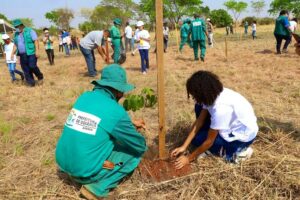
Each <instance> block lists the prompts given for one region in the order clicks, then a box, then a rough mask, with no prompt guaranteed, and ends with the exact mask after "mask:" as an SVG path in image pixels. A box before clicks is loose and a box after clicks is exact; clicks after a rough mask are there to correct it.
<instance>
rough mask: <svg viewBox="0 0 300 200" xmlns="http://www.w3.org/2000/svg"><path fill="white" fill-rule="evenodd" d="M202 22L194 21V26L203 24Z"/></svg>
mask: <svg viewBox="0 0 300 200" xmlns="http://www.w3.org/2000/svg"><path fill="white" fill-rule="evenodd" d="M201 25H202V23H201V22H193V26H201Z"/></svg>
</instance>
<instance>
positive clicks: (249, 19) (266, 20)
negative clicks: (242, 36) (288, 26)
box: [241, 16, 275, 26]
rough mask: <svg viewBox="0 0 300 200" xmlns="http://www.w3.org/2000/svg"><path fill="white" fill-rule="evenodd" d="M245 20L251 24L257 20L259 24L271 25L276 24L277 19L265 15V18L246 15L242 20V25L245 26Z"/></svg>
mask: <svg viewBox="0 0 300 200" xmlns="http://www.w3.org/2000/svg"><path fill="white" fill-rule="evenodd" d="M245 21H247V22H248V23H249V25H250V24H251V23H252V22H253V21H256V22H257V24H259V25H270V24H274V22H275V19H273V18H271V17H264V18H257V17H254V16H252V17H245V18H244V19H243V20H242V23H241V26H244V24H245Z"/></svg>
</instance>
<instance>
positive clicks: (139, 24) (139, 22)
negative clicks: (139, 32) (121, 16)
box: [136, 21, 144, 27]
mask: <svg viewBox="0 0 300 200" xmlns="http://www.w3.org/2000/svg"><path fill="white" fill-rule="evenodd" d="M136 26H137V27H141V26H144V22H143V21H138V22H137V23H136Z"/></svg>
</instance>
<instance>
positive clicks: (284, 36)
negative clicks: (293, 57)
mask: <svg viewBox="0 0 300 200" xmlns="http://www.w3.org/2000/svg"><path fill="white" fill-rule="evenodd" d="M288 16H289V13H288V11H287V10H282V11H281V12H280V14H279V17H278V18H277V19H276V22H275V30H274V36H275V38H276V51H277V54H281V43H282V40H285V43H284V46H283V49H282V52H283V53H287V48H288V46H289V44H290V43H291V40H292V36H291V32H292V30H291V27H290V23H289V19H288Z"/></svg>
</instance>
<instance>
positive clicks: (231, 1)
mask: <svg viewBox="0 0 300 200" xmlns="http://www.w3.org/2000/svg"><path fill="white" fill-rule="evenodd" d="M224 6H225V7H226V8H227V10H229V11H231V12H232V14H233V17H234V20H235V25H236V24H237V21H238V19H239V18H240V16H241V13H242V12H244V11H246V9H247V7H248V4H247V3H246V2H243V1H235V0H228V1H226V2H225V3H224Z"/></svg>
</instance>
